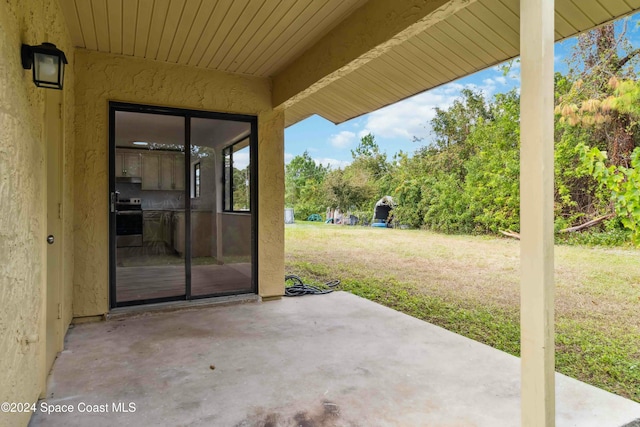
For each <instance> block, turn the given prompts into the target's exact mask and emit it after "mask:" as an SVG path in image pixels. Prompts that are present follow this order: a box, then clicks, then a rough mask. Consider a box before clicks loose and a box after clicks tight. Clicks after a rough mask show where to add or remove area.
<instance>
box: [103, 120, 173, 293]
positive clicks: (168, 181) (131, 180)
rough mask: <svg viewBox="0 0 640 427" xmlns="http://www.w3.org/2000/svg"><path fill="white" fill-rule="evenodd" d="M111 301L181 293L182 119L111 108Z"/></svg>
mask: <svg viewBox="0 0 640 427" xmlns="http://www.w3.org/2000/svg"><path fill="white" fill-rule="evenodd" d="M114 133H115V135H114V137H115V160H116V161H115V168H116V170H115V171H112V174H113V175H112V176H114V179H115V198H116V200H115V228H116V233H115V234H116V236H115V240H116V245H115V246H116V254H115V256H116V261H115V263H116V267H115V273H116V277H115V282H116V283H115V286H116V292H115V295H116V304H117V305H128V304H134V303H141V302H154V301H163V300H171V299H181V298H184V297H185V288H186V278H185V277H186V276H185V254H186V251H185V241H186V239H185V229H186V228H185V197H184V195H185V194H184V192H185V188H184V162H185V158H184V156H185V144H184V135H185V118H184V117H183V116H170V115H160V114H148V113H139V112H131V111H116V112H115V126H114Z"/></svg>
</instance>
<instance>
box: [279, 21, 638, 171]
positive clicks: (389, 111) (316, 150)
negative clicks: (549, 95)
mask: <svg viewBox="0 0 640 427" xmlns="http://www.w3.org/2000/svg"><path fill="white" fill-rule="evenodd" d="M639 17H640V14H636V15H634V16H633V17H632V18H631V22H629V23H628V24H627V33H628V35H629V36H630V38H631V41H632V44H633V45H634V47H635V46H639V45H640V37H639V36H640V34H639V29H638V18H639ZM573 45H575V39H573V38H572V39H568V40H565V41H563V42H559V43H556V45H555V55H554V56H555V68H556V71H560V72H566V70H567V66H566V64H565V58H566V57H567V55H569V52H570V50H571V47H572V46H573ZM519 87H520V68H519V64H518V63H516V62H514V63H513V66H512V68H511V70H510V71H509V73H508V74H507V75H504V72H503V71H502V69H500V67H491V68H488V69H486V70H483V71H479V72H477V73H475V74H472V75H470V76H467V77H464V78H462V79H459V80H456V81H454V82H452V83H448V84H445V85H443V86H440V87H438V88H435V89H432V90H429V91H427V92H423V93H421V94H418V95H415V96H413V97H411V98H408V99H405V100H403V101H400V102H397V103H395V104H392V105H389V106H387V107H384V108H381V109H380V110H377V111H374V112H372V113H369V114H366V115H363V116H360V117H357V118H355V119H352V120H349V121H347V122H344V123H342V124H339V125H334V124H333V123H331V122H330V121H328V120H325V119H323V118H322V117H319V116H312V117H309V118H308V119H306V120H303V121H301V122H299V123H296V124H295V125H293V126H290V127H288V128H287V129H285V162H287V163H288V162H289V161H290V160H291V159H292V158H293V157H295V156H297V155H300V154H302V153H303V152H304V151H308V152H309V155H310V156H311V157H312V158H313V159H314V160H316V163H322V164H325V165H326V164H331V165H332V167H344V166H346V165H347V164H349V162H350V161H351V159H352V158H351V150H352V149H354V148H355V147H356V146H357V145H358V143H359V141H360V138H361V137H362V136H364V135H366V134H367V133H369V132H371V133H372V134H373V135H374V136H375V138H376V141H377V143H378V145H379V146H380V149H381V151H383V152H385V153H387V156H388V158H391V157H392V156H393V154H395V153H397V152H398V151H400V150H402V151H405V152H408V153H413V152H414V151H415V150H416V149H417V148H419V147H420V146H421V145H426V144H427V143H428V141H429V140H430V139H431V138H432V135H431V132H430V129H429V121H430V120H431V119H432V118H433V117H434V115H435V110H434V108H435V107H440V108H447V107H448V106H449V105H451V104H452V103H453V101H454V100H455V99H456V98H457V97H459V96H460V90H462V89H463V88H472V89H476V90H480V91H482V92H483V93H484V94H485V96H487V97H488V98H489V97H492V96H493V95H495V94H496V93H503V92H508V91H509V90H511V89H513V88H519ZM414 136H416V137H422V138H425V139H424V141H422V142H421V143H417V142H413V137H414Z"/></svg>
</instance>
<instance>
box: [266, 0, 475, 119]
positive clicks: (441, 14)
mask: <svg viewBox="0 0 640 427" xmlns="http://www.w3.org/2000/svg"><path fill="white" fill-rule="evenodd" d="M475 1H476V0H393V1H390V0H370V1H368V2H367V3H366V4H365V5H363V6H362V7H361V8H359V9H357V10H356V11H354V12H353V13H352V14H351V15H349V16H348V17H347V18H346V19H345V20H344V21H342V22H341V23H340V24H338V26H337V27H336V28H334V29H333V30H332V31H331V32H329V33H328V34H327V35H325V36H324V37H323V38H322V39H320V40H319V41H318V42H317V43H316V44H315V45H313V46H312V47H311V48H309V49H308V50H306V51H305V52H304V53H303V54H302V55H301V56H300V57H299V58H298V59H296V60H295V61H294V62H292V63H291V64H290V65H288V66H287V67H285V68H284V69H283V70H281V71H280V72H278V73H277V74H276V75H275V76H273V93H272V105H273V106H274V108H276V107H284V108H287V107H290V106H292V105H293V104H295V103H296V102H298V101H300V100H302V99H304V98H306V97H307V96H309V95H311V94H313V93H315V92H317V91H318V90H320V89H321V88H323V87H325V86H327V85H328V84H329V83H331V82H333V81H335V80H337V79H339V78H341V77H343V76H345V75H347V74H349V73H350V72H351V71H353V70H356V69H358V68H359V67H361V66H362V65H364V64H366V63H367V62H369V61H371V60H372V59H374V58H377V57H378V56H380V55H382V54H383V53H385V52H386V51H388V50H389V49H391V48H392V47H394V46H396V45H398V44H400V43H402V42H404V41H405V40H407V39H409V38H411V37H413V36H415V35H416V34H418V33H420V32H422V31H424V30H425V29H426V28H428V27H430V26H432V25H434V24H436V23H437V22H440V21H442V20H444V19H446V18H447V17H449V16H451V15H453V14H454V13H456V12H457V11H459V10H460V9H463V8H465V7H467V6H468V5H470V4H471V3H474V2H475Z"/></svg>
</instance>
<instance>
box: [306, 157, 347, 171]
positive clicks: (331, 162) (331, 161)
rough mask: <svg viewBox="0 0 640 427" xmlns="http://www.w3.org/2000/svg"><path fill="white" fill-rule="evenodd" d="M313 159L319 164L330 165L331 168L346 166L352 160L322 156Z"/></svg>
mask: <svg viewBox="0 0 640 427" xmlns="http://www.w3.org/2000/svg"><path fill="white" fill-rule="evenodd" d="M313 161H314V162H316V164H317V165H323V166H330V167H331V169H338V168H344V167H346V166H349V165H350V164H351V162H350V161H348V160H337V159H330V158H327V157H322V158H317V159H315V158H314V159H313Z"/></svg>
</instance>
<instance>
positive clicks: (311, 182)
mask: <svg viewBox="0 0 640 427" xmlns="http://www.w3.org/2000/svg"><path fill="white" fill-rule="evenodd" d="M328 171H329V167H325V166H323V165H321V164H316V162H315V161H314V160H313V159H312V158H311V156H309V153H308V152H306V151H305V152H304V153H303V154H302V155H301V156H296V157H294V158H293V159H292V160H291V162H289V164H288V165H287V166H286V169H285V204H286V205H287V206H291V207H293V208H294V213H295V216H296V217H297V218H299V219H306V218H307V217H308V216H309V215H311V214H313V213H321V212H323V211H324V209H325V207H326V200H325V198H326V197H325V193H324V185H323V183H324V180H325V177H326V176H327V173H328Z"/></svg>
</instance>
